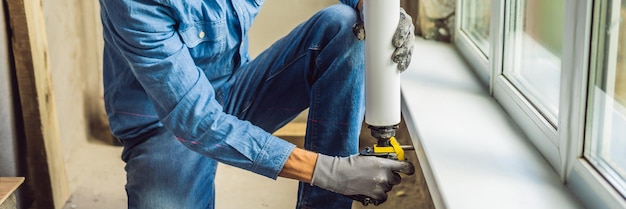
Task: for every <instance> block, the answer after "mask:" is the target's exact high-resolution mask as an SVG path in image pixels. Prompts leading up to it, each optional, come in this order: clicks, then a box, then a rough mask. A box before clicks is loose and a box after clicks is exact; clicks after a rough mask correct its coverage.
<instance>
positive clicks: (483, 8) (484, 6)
mask: <svg viewBox="0 0 626 209" xmlns="http://www.w3.org/2000/svg"><path fill="white" fill-rule="evenodd" d="M461 9H462V10H463V11H462V14H463V16H462V17H461V18H462V19H461V30H462V31H463V32H465V33H466V34H467V36H468V37H469V38H470V39H471V40H472V42H474V44H476V46H477V47H478V48H479V49H480V50H481V51H482V52H483V54H484V55H485V56H486V57H489V56H488V55H489V47H490V46H489V24H490V23H491V20H490V12H491V0H465V1H463V2H462V5H461Z"/></svg>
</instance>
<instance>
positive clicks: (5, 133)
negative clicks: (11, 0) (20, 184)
mask: <svg viewBox="0 0 626 209" xmlns="http://www.w3.org/2000/svg"><path fill="white" fill-rule="evenodd" d="M4 6H5V5H4V1H0V8H4ZM6 29H7V20H6V19H5V11H4V9H3V10H0V176H17V167H16V166H17V163H16V162H17V160H16V158H15V156H16V151H17V148H16V147H17V146H16V139H17V137H16V133H15V120H14V118H15V115H14V112H15V111H14V98H13V97H14V95H15V94H14V92H13V86H12V84H13V82H12V79H11V77H12V75H11V73H10V69H11V62H10V61H9V60H10V58H9V48H8V46H9V40H8V39H7V31H6Z"/></svg>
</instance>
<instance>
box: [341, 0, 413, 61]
mask: <svg viewBox="0 0 626 209" xmlns="http://www.w3.org/2000/svg"><path fill="white" fill-rule="evenodd" d="M362 5H363V1H362V0H361V1H359V9H358V10H359V13H360V15H361V17H362V16H363V13H362V12H363V6H362ZM361 19H363V18H361ZM352 30H353V32H354V35H355V36H356V37H357V39H359V40H363V39H365V37H366V35H365V26H364V24H363V23H362V22H358V23H356V24H354V26H353V28H352ZM414 31H415V26H414V25H413V18H411V16H410V15H409V14H407V13H406V11H404V9H403V8H400V21H399V22H398V28H397V29H396V32H395V33H394V35H393V39H392V41H391V42H392V44H393V46H394V47H396V49H395V51H394V52H393V54H392V56H391V59H392V60H393V62H395V63H397V64H398V70H399V71H400V72H404V71H405V70H406V69H407V68H408V67H409V64H411V55H412V54H413V42H414V41H415V33H414Z"/></svg>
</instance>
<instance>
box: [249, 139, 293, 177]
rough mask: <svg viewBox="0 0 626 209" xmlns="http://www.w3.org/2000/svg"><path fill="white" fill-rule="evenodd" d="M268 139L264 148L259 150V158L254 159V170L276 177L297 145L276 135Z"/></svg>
mask: <svg viewBox="0 0 626 209" xmlns="http://www.w3.org/2000/svg"><path fill="white" fill-rule="evenodd" d="M270 137H272V138H270V139H268V140H267V143H266V144H265V146H264V147H263V149H262V150H261V151H260V152H259V155H258V156H257V159H254V165H253V166H252V170H251V171H252V172H254V173H257V174H260V175H263V176H266V177H268V178H272V179H276V178H278V174H279V173H280V171H281V170H282V169H283V166H285V162H287V158H289V155H290V154H291V152H292V151H293V149H294V148H295V147H296V146H295V145H293V144H291V143H289V142H287V141H285V140H282V139H280V138H278V137H275V136H270Z"/></svg>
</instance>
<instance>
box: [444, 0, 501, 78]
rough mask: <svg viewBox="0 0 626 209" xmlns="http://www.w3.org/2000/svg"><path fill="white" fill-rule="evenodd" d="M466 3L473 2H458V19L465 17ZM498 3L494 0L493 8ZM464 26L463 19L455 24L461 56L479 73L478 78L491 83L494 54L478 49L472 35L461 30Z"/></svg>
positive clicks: (491, 27) (491, 23) (456, 41)
mask: <svg viewBox="0 0 626 209" xmlns="http://www.w3.org/2000/svg"><path fill="white" fill-rule="evenodd" d="M464 1H472V0H458V1H457V5H456V8H457V10H456V16H457V17H462V16H463V9H461V7H462V5H463V2H464ZM497 1H499V0H492V1H491V2H492V6H493V5H494V4H493V2H497ZM491 9H492V10H491V11H492V14H491V17H492V18H491V20H490V21H492V22H490V23H489V24H490V35H489V37H490V38H489V39H491V37H492V35H491V31H493V28H494V25H493V11H494V8H491ZM462 25H463V19H461V18H458V19H457V21H456V22H455V31H456V33H454V34H455V36H454V43H455V44H456V45H457V49H458V50H459V51H460V52H461V54H463V56H464V57H465V58H466V59H467V61H468V63H469V64H470V66H472V68H473V69H474V70H476V71H478V72H477V73H476V75H478V77H479V78H480V79H481V80H482V81H483V83H490V82H491V81H490V80H491V73H490V67H489V65H490V64H489V57H490V56H492V55H491V54H493V52H490V54H485V53H484V52H483V51H482V50H480V48H478V47H477V44H476V43H474V41H473V40H472V38H471V37H470V35H469V34H467V33H466V32H465V31H464V30H463V29H462V28H461V26H462ZM490 41H491V40H490ZM489 47H490V49H493V47H492V46H491V45H490V46H489Z"/></svg>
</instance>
